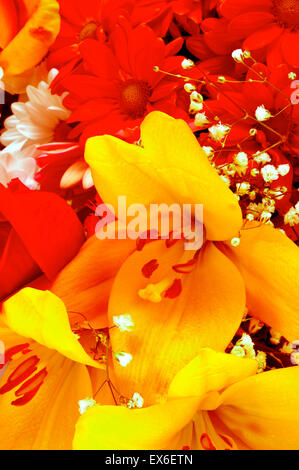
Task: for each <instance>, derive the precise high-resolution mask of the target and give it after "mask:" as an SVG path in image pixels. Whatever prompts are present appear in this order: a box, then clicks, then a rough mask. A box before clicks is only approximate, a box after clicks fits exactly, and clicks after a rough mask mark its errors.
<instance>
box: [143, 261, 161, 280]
mask: <svg viewBox="0 0 299 470" xmlns="http://www.w3.org/2000/svg"><path fill="white" fill-rule="evenodd" d="M158 267H159V263H158V260H157V259H152V260H151V261H149V262H148V263H146V264H145V265H144V266H143V268H142V270H141V271H142V274H143V276H144V277H146V278H147V279H149V278H150V277H152V275H153V273H154V272H155V271H156V270H157V269H158Z"/></svg>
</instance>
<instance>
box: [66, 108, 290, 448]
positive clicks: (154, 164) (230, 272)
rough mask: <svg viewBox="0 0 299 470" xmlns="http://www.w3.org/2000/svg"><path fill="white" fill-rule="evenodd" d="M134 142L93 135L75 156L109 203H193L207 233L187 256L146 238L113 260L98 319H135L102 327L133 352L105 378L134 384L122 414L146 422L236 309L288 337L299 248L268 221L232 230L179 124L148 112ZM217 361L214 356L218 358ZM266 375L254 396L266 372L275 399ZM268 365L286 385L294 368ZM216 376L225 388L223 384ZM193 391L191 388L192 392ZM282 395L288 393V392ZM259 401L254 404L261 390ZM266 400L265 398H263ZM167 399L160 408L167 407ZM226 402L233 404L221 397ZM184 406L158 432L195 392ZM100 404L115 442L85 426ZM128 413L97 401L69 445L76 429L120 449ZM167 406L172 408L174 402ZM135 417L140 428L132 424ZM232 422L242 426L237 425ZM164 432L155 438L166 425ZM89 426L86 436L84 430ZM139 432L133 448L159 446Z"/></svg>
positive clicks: (128, 386)
mask: <svg viewBox="0 0 299 470" xmlns="http://www.w3.org/2000/svg"><path fill="white" fill-rule="evenodd" d="M141 143H142V147H140V146H135V145H130V144H127V143H125V142H123V141H121V140H118V139H116V138H114V137H111V136H101V137H95V138H92V139H90V140H89V141H88V142H87V147H86V160H87V162H88V163H89V165H90V166H91V169H92V174H93V178H94V181H95V184H96V187H97V189H98V191H99V193H100V195H101V197H102V199H103V200H104V201H105V202H106V203H109V204H112V205H113V206H114V207H115V208H116V207H117V204H116V201H117V196H118V195H126V196H127V199H128V204H131V203H144V204H146V205H147V206H148V205H149V204H150V203H163V202H166V203H168V204H170V203H173V202H179V203H203V205H204V224H205V229H206V234H207V239H206V242H205V244H204V246H203V247H202V248H201V250H200V252H199V253H197V255H196V256H194V257H193V258H191V261H192V262H191V263H190V255H189V260H188V255H186V252H185V251H184V247H183V243H181V242H178V243H176V244H174V245H173V244H167V243H165V242H164V241H157V242H155V243H152V244H150V245H146V246H145V247H144V248H143V250H142V251H138V250H137V251H136V252H135V253H133V254H132V255H130V256H129V258H128V259H127V260H126V261H125V262H124V264H123V265H122V267H121V268H120V270H119V272H118V274H117V276H116V279H115V282H114V284H113V287H112V292H111V296H110V302H109V318H110V322H112V317H113V316H115V315H123V314H125V313H129V314H130V315H131V317H132V320H133V322H134V325H135V326H134V329H133V331H132V332H125V333H122V332H120V331H119V330H117V329H114V330H112V331H111V341H112V348H113V350H114V351H118V350H119V351H126V352H127V353H129V354H131V356H132V357H133V360H132V361H131V363H130V364H129V365H128V366H127V367H126V368H122V367H120V366H119V364H118V363H117V361H115V362H114V367H115V371H116V379H117V384H116V385H117V388H118V389H119V390H121V391H122V393H123V394H124V395H125V396H127V397H131V396H132V394H134V393H135V392H138V393H140V394H141V396H142V397H143V398H144V404H145V409H144V410H141V411H140V412H139V411H136V412H135V411H134V412H133V414H132V416H133V417H134V416H135V414H136V416H138V417H137V418H136V419H137V420H139V419H140V420H141V417H142V416H145V419H147V418H146V417H148V419H149V422H151V421H150V420H151V419H152V418H151V417H150V416H151V413H152V410H157V415H156V414H155V415H154V416H155V417H154V418H153V420H154V422H155V420H157V416H159V413H160V411H159V410H160V408H155V407H157V406H160V405H157V403H159V401H160V400H161V397H162V400H164V399H165V397H166V396H167V393H169V392H168V390H169V387H170V389H171V383H172V381H173V380H174V378H175V377H176V375H177V374H179V372H180V370H181V369H183V368H184V367H185V366H186V364H188V363H189V362H190V361H192V360H193V359H194V358H196V357H197V356H198V354H199V353H200V351H201V349H202V348H206V347H209V348H212V349H213V350H215V351H218V352H223V351H225V349H226V347H227V345H228V344H229V342H230V341H231V339H232V337H233V336H234V333H235V331H236V330H237V328H238V326H239V324H240V322H241V319H242V315H243V313H244V310H245V306H247V307H248V308H249V310H250V311H251V312H252V313H253V315H254V316H255V317H257V318H259V319H261V320H262V321H264V322H266V323H267V324H269V325H271V326H272V327H274V328H275V329H276V330H277V331H280V332H281V333H282V334H283V335H284V336H285V337H286V338H287V339H289V340H293V339H296V338H297V337H298V335H299V323H298V307H299V295H298V290H297V286H298V276H299V269H298V268H299V256H298V248H297V247H296V245H295V244H293V243H292V242H291V241H290V240H289V239H288V238H287V237H286V236H284V235H283V234H282V233H280V232H279V231H277V230H275V229H274V228H272V227H270V226H261V227H256V228H250V229H249V230H246V229H244V230H242V229H241V226H242V219H241V212H240V209H239V206H238V204H237V201H236V199H235V197H234V195H233V194H232V193H231V192H230V191H229V189H228V188H227V186H226V185H225V184H224V183H223V181H222V180H221V179H220V178H219V176H218V175H217V173H216V171H215V170H214V169H213V168H212V167H211V166H210V164H209V162H208V160H207V158H206V156H205V154H204V153H203V151H202V149H201V148H200V146H199V144H198V142H197V140H196V138H195V137H194V136H193V134H192V132H191V131H190V130H189V128H188V126H187V125H186V124H185V123H184V122H182V121H180V120H174V119H172V118H170V117H169V116H166V115H164V114H162V113H158V112H155V113H152V114H151V115H149V116H148V117H147V118H146V119H145V121H144V123H143V125H142V128H141ZM236 233H237V234H239V233H240V235H238V236H240V244H239V246H237V247H233V246H232V244H231V242H230V241H227V240H230V239H232V238H233V237H236ZM110 243H116V244H117V243H119V242H115V241H114V242H113V241H110ZM186 256H187V257H186ZM186 268H188V269H186ZM149 278H150V284H149ZM177 281H179V284H180V286H179V288H178V282H177ZM245 291H246V296H245ZM286 313H287V314H286ZM217 360H220V361H221V359H220V356H218V359H217ZM243 364H244V363H243ZM213 367H214V366H213ZM213 367H212V369H213ZM244 367H245V366H244ZM228 369H229V368H228ZM271 374H272V373H266V374H264V375H262V376H261V377H262V378H260V376H259V377H257V378H256V380H257V381H258V382H257V383H258V384H261V385H259V387H261V389H260V391H261V393H262V391H263V390H266V389H267V387H268V385H267V382H266V381H267V380H268V377H269V380H270V378H271V377H274V379H273V384H274V385H273V403H276V402H277V400H278V399H277V393H276V391H275V381H276V375H275V374H276V372H275V373H273V374H274V375H271ZM277 374H278V377H280V376H281V377H282V380H284V374H286V383H289V379H288V377H289V376H291V377H292V378H293V377H294V374H295V372H293V371H292V370H290V371H286V372H284V371H277ZM263 377H267V379H264V378H263ZM296 377H297V376H296ZM246 380H248V381H249V379H246ZM250 380H251V379H250ZM252 380H253V379H252ZM292 380H293V379H292ZM236 381H237V380H236ZM263 381H265V382H263ZM247 383H249V386H251V385H252V386H253V385H254V383H255V382H254V383H253V384H252V383H251V382H246V381H243V380H242V381H241V382H240V385H238V386H240V387H241V384H243V385H242V386H244V390H245V389H246V391H248V389H247V388H246V387H245V385H246V384H247ZM271 384H272V382H271ZM226 385H230V382H228V383H227V384H226ZM283 386H284V385H283ZM236 387H237V385H236V386H235V389H236V390H237V388H236ZM222 388H223V386H221V387H220V386H218V385H217V387H216V388H214V389H213V390H211V391H217V392H219V391H220V390H221V389H222ZM235 389H233V388H232V389H230V388H228V390H235ZM270 393H272V389H271V390H270ZM284 393H286V392H284ZM198 395H199V396H200V397H202V394H201V393H199V394H198ZM186 396H187V397H188V395H186ZM225 396H230V395H229V393H228V392H227V395H225V394H223V397H225ZM271 396H272V395H271ZM253 397H254V399H256V400H258V395H255V394H253ZM290 397H291V400H292V399H293V398H292V397H293V395H290ZM172 398H173V397H172ZM260 399H261V400H262V401H263V403H264V401H265V396H261V398H260ZM271 399H272V398H271ZM267 400H269V403H270V402H271V401H270V399H269V396H267ZM287 401H288V400H287V398H285V400H284V405H285V406H286V410H283V412H281V413H282V417H281V418H282V421H283V419H284V416H285V415H287V416H288V418H287V420H289V419H290V418H289V414H290V409H289V408H287ZM181 403H183V402H181ZM223 403H226V402H223ZM237 403H238V402H237ZM261 403H262V402H261ZM273 403H272V405H273ZM193 404H194V403H193ZM177 405H178V403H176V404H175V403H174V404H172V405H171V404H169V405H167V406H169V407H170V408H169V409H170V410H175V409H176V406H177ZM214 405H215V404H214ZM218 405H219V404H218ZM161 406H162V405H161ZM188 406H189V405H188ZM229 406H231V407H232V406H234V405H233V401H232V402H231V404H230V405H229ZM244 406H246V402H244ZM152 407H154V408H152ZM196 407H197V408H196ZM196 407H195V408H194V406H193V408H190V409H191V411H190V413H189V414H188V413H187V412H186V408H184V407H183V412H182V416H183V417H184V415H185V414H186V417H185V418H184V419H185V421H184V420H183V418H182V419H181V418H180V417H178V422H179V423H180V425H179V427H178V428H177V427H176V425H175V424H173V423H172V422H173V420H174V419H175V418H174V417H172V419H171V427H172V426H173V429H172V430H169V432H170V434H171V436H173V435H174V434H176V432H177V429H180V430H181V429H183V428H184V426H185V425H187V424H188V422H189V420H190V419H191V417H190V415H194V414H196V410H197V409H198V407H199V402H198V400H197V401H196ZM240 407H241V404H240ZM220 409H222V407H221V408H220ZM102 410H104V411H103V413H104V415H103V416H102ZM265 410H266V411H265V413H267V412H268V411H267V410H269V408H267V407H266V405H265ZM161 412H162V411H161ZM242 412H243V411H242ZM106 413H107V420H109V419H110V420H111V423H113V426H114V428H113V429H114V433H115V434H116V435H117V436H118V440H117V442H116V441H114V440H111V439H112V435H111V433H110V434H107V436H108V437H107V439H110V440H109V442H108V441H107V440H105V439H104V438H103V439H102V437H103V434H102V431H101V432H99V434H98V435H97V432H98V427H97V426H98V425H101V426H102V424H103V421H102V420H106ZM128 413H131V411H128V410H125V411H122V410H121V409H118V408H114V407H112V408H109V410H108V409H106V408H98V407H97V408H94V409H92V410H90V412H88V413H87V414H86V417H85V416H83V417H82V418H81V419H80V421H79V424H78V433H79V434H78V436H79V437H78V439H77V440H76V439H75V447H77V448H81V447H83V448H85V446H87V441H88V440H87V438H86V436H85V435H84V433H83V430H84V432H86V433H87V434H88V436H89V437H88V439H91V440H90V442H91V444H90V446H91V447H93V445H95V446H96V448H109V446H113V448H120V445H121V444H120V435H119V434H117V432H118V431H117V429H118V426H119V424H118V423H119V420H121V419H122V415H123V416H124V419H125V421H124V422H126V423H127V421H126V419H127V418H126V416H127V417H128V419H129V417H130V416H131V415H129V414H128ZM137 413H138V415H137ZM170 413H171V416H172V413H174V411H170ZM219 413H220V412H219ZM219 413H218V414H219ZM221 413H222V412H221ZM259 413H260V415H261V416H263V414H262V411H260V410H259ZM88 416H94V420H93V421H92V424H91V428H90V429H92V431H88V429H87V428H86V427H85V425H83V424H82V426H81V424H80V423H85V420H88ZM139 416H140V418H139ZM168 416H169V415H168ZM99 417H100V418H99ZM98 418H99V419H100V421H99V422H100V423H101V424H99V422H98ZM130 419H131V418H130ZM132 419H133V418H132ZM275 419H276V418H275V416H274V417H273V420H274V421H275ZM182 420H183V421H182ZM186 420H187V421H186ZM86 422H87V421H86ZM105 422H106V421H105ZM138 423H139V425H140V426H141V421H140V422H139V421H138ZM145 423H147V421H145ZM165 423H167V420H166V421H165ZM182 423H183V424H182ZM127 424H128V423H127ZM135 424H136V423H135ZM136 425H137V424H136ZM168 425H169V424H168ZM165 426H166V424H165ZM108 429H110V428H108ZM119 429H122V428H121V427H120V428H119ZM137 429H138V428H137ZM244 429H245V430H244V433H245V434H246V432H247V431H246V429H247V428H246V426H245V428H244ZM111 430H112V428H111ZM145 430H146V431H145V432H144V435H145V439H147V437H148V436H151V433H152V428H151V426H150V424H149V425H148V426H147V424H145ZM81 431H82V432H81ZM164 431H165V432H164ZM164 431H163V433H164V434H165V436H166V437H167V436H168V434H167V432H166V428H165V429H164ZM105 432H106V429H105ZM111 432H112V431H111ZM93 433H94V439H92V438H91V436H90V434H93ZM242 433H243V431H242ZM137 434H138V433H137ZM203 434H204V433H203ZM246 435H247V434H246ZM162 437H163V436H162ZM162 437H161V439H162ZM166 437H165V439H166ZM135 438H136V436H135ZM148 439H149V440H147V441H144V442H143V443H141V444H140V446H141V447H140V448H146V446H147V445H154V444H150V443H155V445H157V446H158V448H160V446H162V447H164V445H165V446H166V443H165V442H166V441H163V439H164V438H163V439H162V441H157V440H156V441H155V440H154V441H151V440H150V439H151V438H150V437H148ZM236 439H237V438H236ZM246 439H247V438H246V436H245V437H244V436H243V437H242V439H241V440H242V441H243V442H244V443H246V442H247V440H246ZM254 439H255V438H254ZM275 439H276V437H275ZM234 441H235V442H236V440H235V439H234ZM124 442H126V444H124V445H128V446H129V447H130V448H136V447H134V445H136V444H134V443H133V440H132V441H124ZM145 442H146V443H145ZM158 442H159V443H158ZM161 442H162V444H161ZM167 442H168V441H167ZM264 442H265V441H263V440H261V441H260V444H257V443H256V441H254V444H252V442H248V443H247V444H246V445H247V446H248V447H251V446H253V447H254V446H259V445H260V446H262V445H264V444H263V443H264ZM273 442H274V444H273V446H275V445H276V444H277V442H278V441H277V439H276V440H274V441H273ZM290 442H293V441H290ZM168 445H169V444H167V446H168ZM183 445H184V444H183ZM269 445H270V444H269ZM271 445H272V444H271ZM105 446H108V447H105ZM254 448H255V447H254ZM256 448H258V447H256Z"/></svg>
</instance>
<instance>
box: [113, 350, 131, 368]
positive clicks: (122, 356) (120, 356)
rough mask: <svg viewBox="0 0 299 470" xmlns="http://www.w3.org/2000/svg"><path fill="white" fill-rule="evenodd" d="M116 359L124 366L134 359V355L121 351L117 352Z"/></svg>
mask: <svg viewBox="0 0 299 470" xmlns="http://www.w3.org/2000/svg"><path fill="white" fill-rule="evenodd" d="M115 359H116V360H117V362H118V363H119V364H120V365H121V366H122V367H127V365H128V364H130V362H131V361H132V359H133V356H132V355H131V354H128V353H125V352H122V351H120V352H117V353H115Z"/></svg>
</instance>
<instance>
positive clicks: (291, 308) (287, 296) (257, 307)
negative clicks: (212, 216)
mask: <svg viewBox="0 0 299 470" xmlns="http://www.w3.org/2000/svg"><path fill="white" fill-rule="evenodd" d="M224 251H225V253H226V254H227V255H228V256H229V257H230V259H231V260H232V261H233V262H234V263H235V264H236V266H237V267H238V268H239V270H240V272H241V274H242V276H243V278H244V282H245V285H246V291H247V305H248V308H249V310H250V312H251V313H252V314H253V315H254V316H255V317H257V318H259V319H260V320H262V321H263V322H265V323H267V324H268V325H270V326H271V327H273V328H274V329H275V330H276V331H278V332H279V333H281V334H282V335H284V336H285V337H286V338H287V339H288V340H289V341H293V340H297V339H298V338H299V289H298V286H299V250H298V247H297V246H296V245H295V243H293V242H292V241H291V240H290V239H288V238H287V237H286V236H285V235H284V234H282V233H281V232H280V231H279V230H276V229H274V228H272V227H270V226H269V225H263V226H261V227H257V228H249V229H248V230H243V231H242V236H241V243H240V245H239V246H238V247H236V248H232V247H231V246H230V247H229V246H226V247H225V250H224Z"/></svg>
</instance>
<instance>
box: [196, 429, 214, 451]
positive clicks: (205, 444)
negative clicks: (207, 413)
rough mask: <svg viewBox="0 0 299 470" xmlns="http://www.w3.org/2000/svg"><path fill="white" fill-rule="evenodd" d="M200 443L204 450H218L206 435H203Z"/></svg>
mask: <svg viewBox="0 0 299 470" xmlns="http://www.w3.org/2000/svg"><path fill="white" fill-rule="evenodd" d="M200 443H201V446H202V448H203V449H204V450H216V447H215V446H214V444H213V442H212V441H211V439H210V437H209V436H208V434H206V433H204V434H202V436H201V438H200Z"/></svg>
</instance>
